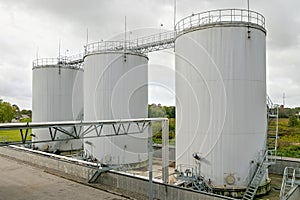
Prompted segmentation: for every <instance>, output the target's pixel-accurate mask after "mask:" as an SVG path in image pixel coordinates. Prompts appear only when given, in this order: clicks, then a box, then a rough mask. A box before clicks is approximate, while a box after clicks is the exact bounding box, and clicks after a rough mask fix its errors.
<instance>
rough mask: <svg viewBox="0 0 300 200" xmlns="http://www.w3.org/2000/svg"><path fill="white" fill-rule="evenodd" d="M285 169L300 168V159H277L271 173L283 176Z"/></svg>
mask: <svg viewBox="0 0 300 200" xmlns="http://www.w3.org/2000/svg"><path fill="white" fill-rule="evenodd" d="M285 167H294V168H300V159H297V158H286V157H277V160H276V164H275V165H271V166H270V168H269V173H271V174H278V175H283V171H284V168H285Z"/></svg>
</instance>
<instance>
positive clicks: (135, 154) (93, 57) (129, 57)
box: [84, 41, 148, 165]
mask: <svg viewBox="0 0 300 200" xmlns="http://www.w3.org/2000/svg"><path fill="white" fill-rule="evenodd" d="M123 47H124V43H123V42H110V41H106V42H99V43H92V44H89V45H87V52H86V55H85V57H84V66H85V72H84V108H85V109H84V120H85V121H94V120H113V119H132V118H147V115H148V86H147V84H148V83H147V82H148V69H147V67H148V65H147V63H148V58H147V56H145V55H143V54H141V53H135V52H131V51H126V52H124V48H123ZM103 131H104V133H113V129H112V128H110V127H106V129H105V130H103ZM90 134H94V133H90ZM87 136H89V135H87ZM84 150H85V153H86V155H87V156H88V157H91V158H95V159H97V160H98V161H99V162H101V163H104V164H109V165H121V164H137V163H140V162H143V161H146V160H147V132H146V131H145V132H143V133H141V134H134V135H126V136H124V135H123V136H113V137H100V138H93V139H85V141H84Z"/></svg>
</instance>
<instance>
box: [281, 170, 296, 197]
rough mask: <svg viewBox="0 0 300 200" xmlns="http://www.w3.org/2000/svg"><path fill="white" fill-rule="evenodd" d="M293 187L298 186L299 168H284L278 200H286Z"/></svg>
mask: <svg viewBox="0 0 300 200" xmlns="http://www.w3.org/2000/svg"><path fill="white" fill-rule="evenodd" d="M295 185H300V168H293V167H286V168H285V169H284V173H283V178H282V184H281V190H280V200H285V199H287V197H288V192H289V191H290V190H291V189H292V188H293V187H294V186H295Z"/></svg>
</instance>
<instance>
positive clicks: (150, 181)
mask: <svg viewBox="0 0 300 200" xmlns="http://www.w3.org/2000/svg"><path fill="white" fill-rule="evenodd" d="M152 145H153V142H152V123H151V122H150V123H149V126H148V160H149V166H148V167H149V194H148V196H149V200H153V181H152V176H153V174H152V173H153V172H152V159H153V147H152Z"/></svg>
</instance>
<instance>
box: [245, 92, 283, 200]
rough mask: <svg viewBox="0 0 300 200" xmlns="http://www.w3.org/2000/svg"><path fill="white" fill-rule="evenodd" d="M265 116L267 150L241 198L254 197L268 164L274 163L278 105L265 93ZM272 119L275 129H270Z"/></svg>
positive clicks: (248, 198)
mask: <svg viewBox="0 0 300 200" xmlns="http://www.w3.org/2000/svg"><path fill="white" fill-rule="evenodd" d="M266 100H267V112H268V113H267V117H268V131H267V138H266V147H267V151H266V153H265V155H264V157H263V159H262V162H261V163H260V165H259V166H258V167H257V170H256V172H255V174H254V176H253V178H252V180H251V181H250V184H249V185H248V187H247V189H246V192H245V193H244V196H243V199H245V200H252V199H254V197H255V194H256V192H257V189H258V187H259V185H260V183H261V181H262V179H263V177H264V175H265V173H266V170H267V169H268V167H269V166H270V165H273V164H275V163H276V152H277V145H278V105H276V104H273V102H272V100H271V99H270V97H269V96H268V95H267V97H266ZM273 119H275V120H276V122H275V130H272V129H270V124H271V123H272V121H273Z"/></svg>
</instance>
